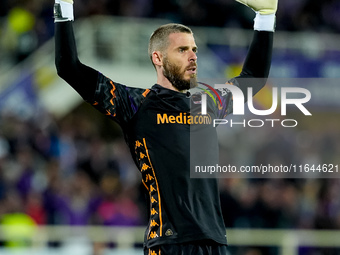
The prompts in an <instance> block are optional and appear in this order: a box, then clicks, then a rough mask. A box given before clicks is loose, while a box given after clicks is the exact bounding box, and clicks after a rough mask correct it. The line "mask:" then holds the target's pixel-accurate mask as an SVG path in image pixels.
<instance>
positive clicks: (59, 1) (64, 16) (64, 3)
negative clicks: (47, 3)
mask: <svg viewBox="0 0 340 255" xmlns="http://www.w3.org/2000/svg"><path fill="white" fill-rule="evenodd" d="M53 17H54V22H64V21H73V20H74V16H73V0H55V3H54V9H53Z"/></svg>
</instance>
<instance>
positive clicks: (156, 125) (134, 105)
mask: <svg viewBox="0 0 340 255" xmlns="http://www.w3.org/2000/svg"><path fill="white" fill-rule="evenodd" d="M55 1H56V2H55V7H54V18H55V45H56V67H57V71H58V74H59V76H60V77H62V78H63V79H64V80H65V81H66V82H67V83H69V84H70V85H71V86H72V87H73V88H74V89H75V90H76V91H77V92H78V93H79V94H80V95H81V96H82V97H83V98H84V100H86V101H87V102H88V103H90V104H92V105H93V106H94V107H95V108H97V109H98V110H99V111H101V112H102V113H104V114H106V115H107V116H108V117H110V118H112V119H113V120H114V121H116V122H117V123H118V124H119V125H120V126H121V128H122V130H123V133H124V137H125V140H126V143H127V145H128V146H129V149H130V152H131V155H132V157H133V159H134V162H135V164H136V166H137V167H138V169H139V171H140V172H141V177H142V183H143V184H144V187H145V194H146V196H147V198H148V205H149V223H148V226H147V229H146V231H145V236H144V240H145V242H144V254H145V255H147V254H149V255H156V254H157V255H160V254H162V255H168V254H169V255H175V254H195V255H208V254H210V255H215V254H216V255H222V254H223V255H225V254H226V253H227V251H226V245H227V240H226V235H225V234H226V233H225V225H224V222H223V217H222V213H221V207H220V201H219V192H218V185H217V180H216V179H213V178H210V179H203V178H197V179H194V178H190V163H191V162H190V161H191V160H194V161H193V162H198V163H197V164H196V163H195V164H196V165H216V164H217V163H218V154H219V153H218V141H217V135H216V129H215V127H213V126H212V125H200V127H199V128H197V129H195V134H197V135H198V137H199V138H200V139H197V140H198V141H201V140H202V141H203V143H202V144H201V145H200V146H204V148H206V154H205V155H200V154H199V153H198V154H195V153H194V154H192V153H191V151H190V135H192V133H190V129H191V125H190V124H192V123H190V122H183V118H184V116H186V117H188V119H190V118H189V117H190V116H194V115H199V114H200V107H199V105H197V102H199V101H200V100H197V96H196V95H195V96H190V93H189V92H188V91H189V89H190V88H192V87H195V86H197V80H196V79H197V77H196V76H197V63H198V62H197V45H196V43H195V39H194V36H193V33H192V31H191V29H190V28H188V27H187V26H184V25H181V24H166V25H163V26H161V27H159V28H158V29H156V30H155V31H154V33H153V34H152V36H151V38H150V41H149V49H148V50H149V56H150V59H151V62H152V64H153V66H154V68H155V71H156V77H157V82H156V84H155V85H153V86H152V87H151V88H149V89H141V88H133V87H129V86H126V85H123V84H120V83H118V82H114V81H112V80H111V79H110V78H108V77H106V76H104V75H103V74H102V73H100V72H98V71H97V70H94V69H93V68H91V67H88V66H86V65H84V64H83V63H81V62H80V60H79V59H78V55H77V49H76V42H75V38H74V34H73V27H72V21H73V20H74V17H73V2H72V0H55ZM238 2H240V3H242V4H245V5H246V6H248V7H250V8H252V9H253V10H254V11H255V20H254V21H255V22H254V30H255V31H254V35H253V39H252V42H251V45H250V48H249V51H248V54H247V57H246V59H245V62H244V65H243V69H242V72H241V73H240V75H239V76H238V77H235V78H233V79H232V80H231V81H230V82H231V83H233V84H234V85H236V86H239V87H240V88H241V90H242V91H246V90H247V87H249V86H250V87H253V92H254V94H255V93H256V92H257V91H259V90H260V89H261V88H262V87H263V86H264V85H265V81H266V78H267V77H268V75H269V69H270V62H271V52H272V44H273V32H274V27H275V12H276V9H277V0H238ZM226 15H227V14H226ZM231 36H232V35H231ZM243 78H256V79H243ZM218 93H220V92H218ZM219 96H220V98H221V102H222V103H221V104H220V105H218V106H216V105H215V103H214V102H213V100H212V99H211V98H210V99H211V100H210V101H207V112H208V114H209V115H210V116H211V118H212V119H220V118H223V117H225V116H226V115H227V114H229V113H231V112H232V96H231V93H230V92H228V91H224V93H221V94H220V95H219ZM195 100H196V101H195ZM190 106H192V107H190ZM207 134H210V137H209V139H204V138H205V137H207V136H206V135H207ZM211 134H213V135H212V136H211ZM201 138H202V139H201ZM230 210H233V208H230Z"/></svg>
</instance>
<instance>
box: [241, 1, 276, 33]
mask: <svg viewBox="0 0 340 255" xmlns="http://www.w3.org/2000/svg"><path fill="white" fill-rule="evenodd" d="M236 1H237V2H239V3H241V4H244V5H246V6H248V7H250V8H252V9H253V10H254V11H255V13H256V17H255V19H254V29H255V30H258V31H271V32H274V31H275V20H276V17H275V13H276V11H277V6H278V0H236Z"/></svg>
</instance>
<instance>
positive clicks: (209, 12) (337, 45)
mask: <svg viewBox="0 0 340 255" xmlns="http://www.w3.org/2000/svg"><path fill="white" fill-rule="evenodd" d="M52 8H53V1H52V0H51V1H46V0H1V4H0V22H1V23H0V254H6V255H7V254H41V255H45V254H46V255H49V254H62V255H63V254H75V255H83V254H84V255H85V254H86V255H87V254H88V255H92V254H93V255H101V254H126V255H130V254H142V253H141V247H142V238H143V231H144V226H145V225H146V224H147V222H146V221H147V215H146V207H145V202H144V198H143V196H142V195H141V192H140V190H141V186H140V180H139V178H140V176H139V173H138V171H137V170H136V169H135V167H134V165H133V163H132V160H131V159H130V155H129V153H128V150H127V148H126V146H125V142H124V141H123V138H122V133H121V131H120V129H119V127H118V126H117V125H116V124H115V123H113V122H111V121H109V120H107V119H105V118H104V117H103V116H101V115H100V114H99V113H98V112H96V111H95V110H94V109H92V108H91V107H90V106H89V105H87V104H86V103H84V102H82V100H81V98H80V97H79V96H78V95H77V94H76V93H75V92H74V91H73V90H72V89H71V88H69V87H68V85H67V84H65V83H64V82H63V81H62V80H60V79H59V78H58V77H57V75H56V70H55V67H54V42H53V33H54V24H53V19H52ZM339 14H340V1H339V0H327V1H316V0H299V1H296V0H281V1H280V3H279V11H278V13H277V32H276V36H275V48H274V56H273V64H272V69H271V77H275V78H313V79H318V80H317V81H319V82H320V86H321V90H320V91H321V93H322V96H321V97H320V98H319V99H320V100H319V101H318V103H317V104H314V105H313V106H312V107H313V109H312V112H313V117H312V118H309V119H308V120H306V119H304V118H301V119H299V121H300V122H301V124H300V125H299V126H298V127H297V128H294V129H289V131H288V130H287V129H283V128H268V127H267V128H266V127H264V128H261V130H257V133H256V135H254V132H250V130H249V129H247V128H233V129H230V128H229V129H228V128H223V129H221V130H220V132H219V134H220V141H221V156H222V157H223V159H224V160H225V162H226V163H228V162H234V161H235V160H236V161H237V160H238V161H241V162H246V163H248V164H256V163H257V162H258V161H261V162H268V163H275V164H288V163H289V164H290V163H297V164H299V163H304V162H305V163H306V162H310V163H315V164H323V163H334V164H339V159H340V124H339V107H340V100H338V99H339V98H340V93H339V92H340V89H339V88H337V86H336V83H337V82H336V81H337V78H340V35H339V32H340V15H339ZM253 16H254V15H253V14H252V13H251V10H248V9H247V8H244V7H243V6H241V5H240V4H238V3H235V2H234V1H232V0H213V1H207V0H196V1H191V0H185V1H177V0H164V1H153V0H124V1H123V0H117V1H116V0H113V1H109V0H97V1H94V0H76V2H75V17H76V22H75V24H74V25H75V30H76V37H77V41H78V51H79V54H80V58H81V60H82V61H83V62H84V63H86V64H88V65H90V66H92V67H94V68H96V69H98V70H100V71H101V72H103V73H104V74H105V75H107V76H109V77H110V78H112V79H113V80H115V81H118V82H121V83H124V84H128V85H130V86H136V87H149V86H151V85H152V84H154V83H155V74H154V70H153V67H152V65H151V64H150V63H149V59H148V56H147V43H148V39H149V35H150V34H151V32H152V31H153V30H154V29H155V28H156V27H158V26H159V25H160V24H163V23H166V22H180V23H184V24H186V25H190V26H191V27H192V28H193V30H194V32H195V35H196V38H197V44H198V45H199V75H200V76H201V77H204V78H214V77H219V78H225V79H227V78H228V77H232V76H234V75H236V74H237V73H238V72H239V71H240V68H241V63H242V61H243V59H244V56H245V54H246V51H247V46H248V45H249V40H250V38H251V34H252V31H251V29H252V23H253V22H252V18H253ZM324 79H326V80H324ZM327 79H332V81H333V83H334V81H335V84H333V85H332V86H327V84H325V83H326V82H325V81H327ZM339 81H340V80H339ZM322 86H323V87H324V90H322V88H323V87H322ZM325 91H326V92H325ZM312 96H313V94H312ZM330 98H332V99H333V100H330ZM297 118H299V117H298V116H297ZM226 155H228V156H226ZM308 177H310V176H308V175H307V176H306V178H290V179H280V178H274V179H261V180H259V179H251V178H241V179H222V180H221V201H222V208H223V213H224V218H225V222H226V226H227V228H228V230H227V231H228V239H229V243H230V247H229V252H230V254H238V255H276V254H282V255H286V254H287V255H288V254H290V255H298V254H301V255H309V254H310V255H324V254H327V255H328V254H329V255H338V254H340V248H339V246H340V231H339V228H340V197H339V194H340V181H339V179H324V178H308Z"/></svg>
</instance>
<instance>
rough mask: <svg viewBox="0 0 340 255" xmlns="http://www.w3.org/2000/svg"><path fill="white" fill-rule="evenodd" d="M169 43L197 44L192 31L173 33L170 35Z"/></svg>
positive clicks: (175, 44) (180, 44) (174, 44)
mask: <svg viewBox="0 0 340 255" xmlns="http://www.w3.org/2000/svg"><path fill="white" fill-rule="evenodd" d="M169 45H171V46H174V47H176V46H195V47H196V43H195V38H194V35H193V34H190V33H171V34H170V35H169Z"/></svg>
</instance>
